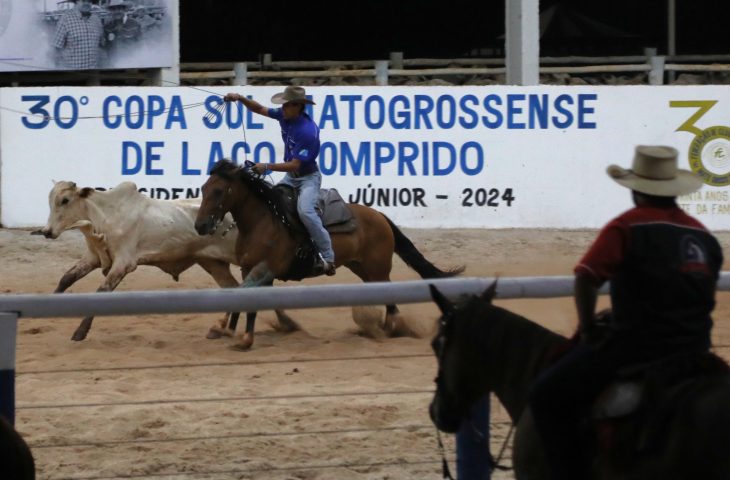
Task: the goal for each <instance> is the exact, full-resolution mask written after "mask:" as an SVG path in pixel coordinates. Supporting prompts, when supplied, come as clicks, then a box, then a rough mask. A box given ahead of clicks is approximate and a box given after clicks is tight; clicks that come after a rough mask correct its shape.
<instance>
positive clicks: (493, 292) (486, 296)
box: [480, 279, 497, 303]
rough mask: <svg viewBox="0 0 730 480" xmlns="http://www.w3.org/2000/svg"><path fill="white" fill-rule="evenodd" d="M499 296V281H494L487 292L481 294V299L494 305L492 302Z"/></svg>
mask: <svg viewBox="0 0 730 480" xmlns="http://www.w3.org/2000/svg"><path fill="white" fill-rule="evenodd" d="M496 296H497V279H494V281H493V282H492V284H491V285H490V286H488V287H487V289H486V290H484V292H483V293H482V294H481V297H480V298H481V299H482V300H485V301H487V302H489V303H492V300H494V297H496Z"/></svg>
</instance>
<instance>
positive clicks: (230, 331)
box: [198, 260, 301, 339]
mask: <svg viewBox="0 0 730 480" xmlns="http://www.w3.org/2000/svg"><path fill="white" fill-rule="evenodd" d="M198 263H199V264H200V266H201V267H203V269H204V270H205V271H206V272H208V273H209V274H210V276H212V277H213V280H215V282H216V283H217V284H218V286H219V287H221V288H230V287H238V286H239V283H238V282H237V281H236V279H235V277H234V276H233V275H232V274H231V269H230V267H229V265H228V263H227V262H223V261H220V260H212V261H199V262H198ZM242 274H243V277H244V278H245V277H246V274H245V273H243V272H242ZM271 285H273V281H272V283H271ZM274 311H275V312H276V318H277V320H278V321H279V324H278V327H277V328H278V329H279V330H281V331H287V332H292V331H295V330H301V328H300V327H299V325H298V324H297V323H296V322H295V321H294V320H292V318H291V317H290V316H289V315H287V313H286V312H285V311H284V310H274ZM240 316H241V313H240V312H230V313H226V314H225V316H224V317H223V318H222V319H220V320H218V321H216V322H215V323H214V324H213V325H212V326H211V327H210V330H208V335H207V336H206V338H210V339H216V338H221V337H222V336H224V335H225V336H227V337H232V336H233V335H234V334H235V331H236V327H237V326H238V319H239V318H240ZM226 323H227V324H228V326H227V327H226Z"/></svg>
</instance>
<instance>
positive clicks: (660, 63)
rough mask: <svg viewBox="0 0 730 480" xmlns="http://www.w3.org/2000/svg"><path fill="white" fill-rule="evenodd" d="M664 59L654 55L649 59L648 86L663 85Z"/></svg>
mask: <svg viewBox="0 0 730 480" xmlns="http://www.w3.org/2000/svg"><path fill="white" fill-rule="evenodd" d="M664 59H665V57H664V56H662V55H654V56H653V57H650V58H649V65H651V70H650V71H649V85H664Z"/></svg>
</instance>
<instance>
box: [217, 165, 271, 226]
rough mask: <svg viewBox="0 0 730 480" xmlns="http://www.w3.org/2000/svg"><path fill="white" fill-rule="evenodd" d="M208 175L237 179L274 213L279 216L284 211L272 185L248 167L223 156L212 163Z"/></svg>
mask: <svg viewBox="0 0 730 480" xmlns="http://www.w3.org/2000/svg"><path fill="white" fill-rule="evenodd" d="M210 175H218V176H219V177H222V178H225V179H226V180H229V181H233V180H236V179H238V180H240V181H241V183H243V184H244V185H246V186H247V187H248V188H249V190H251V192H252V193H253V194H254V195H256V196H257V197H258V198H260V199H261V200H263V201H264V202H265V203H266V204H267V205H269V206H270V207H271V208H272V211H273V212H274V214H275V215H277V216H279V212H283V211H284V205H283V204H282V201H281V196H280V195H278V194H277V193H276V191H275V190H274V185H272V184H271V183H269V182H267V181H266V180H264V178H263V177H262V176H260V175H256V174H255V173H253V172H252V171H251V168H250V167H247V166H239V165H237V164H235V163H234V162H232V161H231V160H229V159H227V158H224V159H222V160H219V161H217V162H216V163H215V164H214V165H213V168H211V169H210Z"/></svg>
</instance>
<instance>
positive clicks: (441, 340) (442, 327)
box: [434, 310, 515, 480]
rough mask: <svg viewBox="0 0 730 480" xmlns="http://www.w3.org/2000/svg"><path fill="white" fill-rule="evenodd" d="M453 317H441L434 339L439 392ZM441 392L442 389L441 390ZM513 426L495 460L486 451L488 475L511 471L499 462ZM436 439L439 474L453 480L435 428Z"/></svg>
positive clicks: (445, 314)
mask: <svg viewBox="0 0 730 480" xmlns="http://www.w3.org/2000/svg"><path fill="white" fill-rule="evenodd" d="M453 316H454V313H453V310H450V311H449V312H447V313H444V314H443V315H442V316H441V320H440V321H439V333H438V336H437V337H436V342H437V343H438V349H437V350H436V363H437V364H438V372H437V373H436V378H435V379H434V382H435V383H436V390H437V391H438V390H439V387H440V386H442V384H443V375H442V367H441V365H442V364H443V359H444V355H445V351H446V334H445V332H446V326H447V325H448V324H449V323H450V322H451V321H452V318H453ZM442 391H443V389H442ZM514 427H515V426H514V424H511V425H510V428H509V432H508V433H507V435H506V436H505V438H504V442H503V443H502V447H501V448H500V450H499V455H497V458H496V459H495V458H494V457H492V453H491V452H490V451H489V449H487V454H488V455H489V464H490V468H489V470H490V473H491V472H494V470H501V471H507V470H511V468H509V467H505V466H503V465H500V463H499V462H500V460H502V456H503V454H504V452H505V450H506V449H507V444H508V443H509V439H510V437H511V436H512V432H513V431H514ZM472 430H473V431H474V433H475V434H476V435H479V436H483V434H482V433H481V432H480V431H479V430H478V429H477V428H476V427H474V426H473V424H472ZM436 439H437V441H438V447H439V453H440V454H441V472H442V475H443V478H444V479H448V480H453V477H452V476H451V471H450V470H449V463H448V462H447V460H446V449H445V448H444V444H443V442H442V441H441V431H440V430H439V429H438V427H436Z"/></svg>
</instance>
